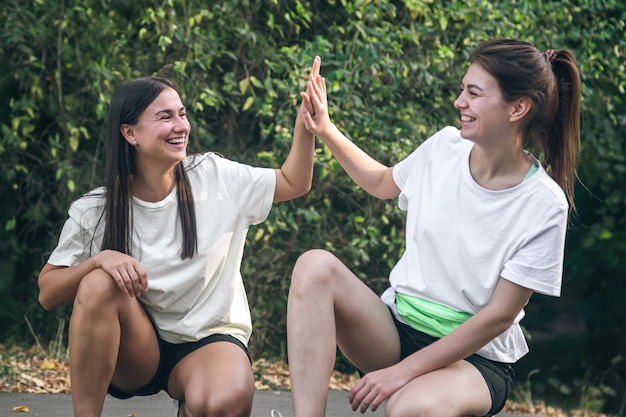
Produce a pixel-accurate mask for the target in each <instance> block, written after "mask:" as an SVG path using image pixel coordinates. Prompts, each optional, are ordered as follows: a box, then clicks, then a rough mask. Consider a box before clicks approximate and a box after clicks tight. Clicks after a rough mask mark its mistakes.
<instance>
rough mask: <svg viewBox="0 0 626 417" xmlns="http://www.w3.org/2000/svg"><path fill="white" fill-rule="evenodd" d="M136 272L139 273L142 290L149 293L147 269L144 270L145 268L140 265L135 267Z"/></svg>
mask: <svg viewBox="0 0 626 417" xmlns="http://www.w3.org/2000/svg"><path fill="white" fill-rule="evenodd" d="M135 271H136V272H137V275H138V276H139V283H140V284H141V290H142V291H144V292H145V291H147V290H148V273H147V272H146V270H145V269H143V267H142V266H141V264H139V263H137V264H136V265H135Z"/></svg>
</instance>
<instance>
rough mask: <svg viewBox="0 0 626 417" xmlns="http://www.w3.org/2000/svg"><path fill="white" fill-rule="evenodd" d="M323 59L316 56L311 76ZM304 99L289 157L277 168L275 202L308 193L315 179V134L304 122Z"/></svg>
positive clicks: (315, 73)
mask: <svg viewBox="0 0 626 417" xmlns="http://www.w3.org/2000/svg"><path fill="white" fill-rule="evenodd" d="M320 65H321V60H320V58H319V57H315V60H314V61H313V67H312V68H311V73H310V74H309V77H312V76H317V75H319V72H320ZM304 106H305V102H304V99H303V101H302V104H301V106H300V110H299V111H298V115H297V116H296V123H295V126H294V130H293V143H292V145H291V149H290V150H289V154H288V155H287V159H286V160H285V162H284V163H283V165H282V166H281V167H280V169H277V170H276V190H275V191H274V202H279V201H287V200H291V199H294V198H297V197H300V196H302V195H304V194H306V193H307V192H308V191H309V190H310V189H311V182H312V181H313V158H314V156H315V136H314V135H313V134H312V133H311V132H309V131H308V130H307V129H306V127H305V125H304V122H303V119H302V113H303V109H304Z"/></svg>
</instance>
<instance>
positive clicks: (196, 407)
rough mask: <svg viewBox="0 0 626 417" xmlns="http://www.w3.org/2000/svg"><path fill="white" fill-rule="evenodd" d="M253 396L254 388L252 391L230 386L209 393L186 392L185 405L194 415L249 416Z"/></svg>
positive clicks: (196, 416) (213, 416) (206, 416)
mask: <svg viewBox="0 0 626 417" xmlns="http://www.w3.org/2000/svg"><path fill="white" fill-rule="evenodd" d="M197 394H199V393H197ZM253 397H254V390H253V391H252V392H250V390H249V389H247V388H245V387H240V388H237V387H230V388H229V389H227V390H226V389H225V390H219V391H215V392H211V393H210V394H208V395H207V394H206V393H204V394H202V395H194V393H186V394H185V405H184V407H185V411H186V412H187V411H188V412H187V414H188V415H192V416H194V417H209V416H210V417H249V416H250V414H251V413H252V399H253Z"/></svg>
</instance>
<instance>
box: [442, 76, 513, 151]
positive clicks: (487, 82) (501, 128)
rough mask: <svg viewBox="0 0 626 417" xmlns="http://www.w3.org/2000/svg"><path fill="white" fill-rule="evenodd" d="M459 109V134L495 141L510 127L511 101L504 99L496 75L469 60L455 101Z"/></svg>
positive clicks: (506, 133)
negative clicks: (469, 62) (469, 63)
mask: <svg viewBox="0 0 626 417" xmlns="http://www.w3.org/2000/svg"><path fill="white" fill-rule="evenodd" d="M454 107H456V108H457V109H459V110H460V111H461V136H462V137H463V138H465V139H469V140H471V141H473V142H476V143H481V144H484V145H488V144H495V143H497V141H499V140H501V139H502V138H503V136H504V135H509V134H510V133H511V129H512V127H513V126H512V123H511V118H510V116H511V114H512V110H513V109H514V104H513V103H507V102H505V101H504V99H503V97H502V91H501V90H500V86H499V85H498V82H497V81H496V79H495V78H494V77H493V76H492V75H491V74H489V73H488V72H487V71H485V70H484V69H483V68H482V67H481V66H480V65H478V64H472V65H470V67H469V68H468V70H467V72H466V73H465V76H464V77H463V81H462V83H461V93H460V94H459V96H458V97H457V99H456V100H455V101H454Z"/></svg>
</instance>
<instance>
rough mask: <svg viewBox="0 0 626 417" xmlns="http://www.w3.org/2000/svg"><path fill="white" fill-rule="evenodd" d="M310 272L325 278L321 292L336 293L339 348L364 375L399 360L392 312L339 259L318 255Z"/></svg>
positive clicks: (326, 254) (316, 254)
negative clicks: (323, 290)
mask: <svg viewBox="0 0 626 417" xmlns="http://www.w3.org/2000/svg"><path fill="white" fill-rule="evenodd" d="M313 254H314V255H315V256H314V258H313V259H311V260H309V263H310V266H309V267H310V268H312V269H314V270H317V271H321V272H322V273H323V274H325V275H326V278H324V279H323V280H322V282H319V283H317V284H318V285H319V286H322V288H329V289H331V290H332V291H333V294H334V296H333V303H334V312H335V326H336V335H337V346H339V349H340V350H341V352H342V353H343V354H344V355H345V356H346V357H347V358H348V359H349V360H350V362H352V363H353V364H354V365H355V366H356V367H358V368H359V369H360V370H361V371H363V372H369V371H372V370H375V369H380V368H384V367H387V366H390V365H393V364H395V363H397V362H398V361H399V360H400V339H399V336H398V332H397V330H396V327H395V324H394V322H393V318H392V316H391V312H390V311H389V308H388V307H387V305H386V304H385V303H383V301H382V300H381V299H380V297H379V296H378V295H377V294H376V293H374V292H373V291H372V290H371V288H369V287H368V286H367V285H366V284H365V283H364V282H363V281H361V280H360V279H359V278H358V277H357V276H356V275H355V274H354V273H353V272H352V271H351V270H350V269H349V268H348V267H347V266H345V265H344V264H343V263H342V262H341V261H340V260H339V259H338V258H337V257H335V256H334V255H332V254H330V253H329V252H326V251H315V252H313Z"/></svg>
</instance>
